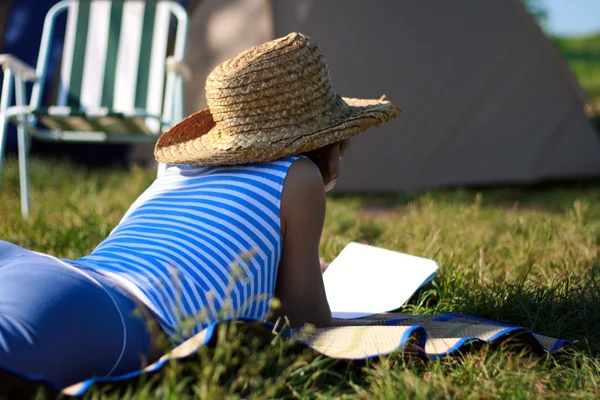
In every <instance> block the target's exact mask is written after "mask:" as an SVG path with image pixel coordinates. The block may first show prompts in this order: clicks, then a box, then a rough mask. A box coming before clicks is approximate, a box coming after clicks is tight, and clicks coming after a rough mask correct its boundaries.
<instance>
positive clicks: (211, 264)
mask: <svg viewBox="0 0 600 400" xmlns="http://www.w3.org/2000/svg"><path fill="white" fill-rule="evenodd" d="M298 158H299V156H293V157H288V158H284V159H281V160H278V161H274V162H270V163H264V164H252V165H243V166H219V167H190V166H172V167H169V168H168V169H167V170H166V172H165V173H164V174H163V175H161V176H160V177H159V178H157V179H156V181H155V182H154V183H153V184H152V185H151V186H150V187H149V188H148V189H147V190H146V191H145V192H144V193H143V194H142V195H141V196H140V197H139V198H138V199H137V200H136V201H135V202H134V203H133V205H132V206H131V207H130V209H129V210H128V211H127V213H126V214H125V216H124V217H123V219H122V220H121V222H120V223H119V224H118V225H117V226H116V227H115V229H114V230H113V231H112V232H111V234H110V235H109V236H108V237H107V238H106V239H105V240H104V241H103V242H102V243H100V244H99V245H98V246H97V247H96V249H95V250H94V251H93V252H92V253H91V254H89V255H87V256H85V257H82V258H80V259H78V260H76V261H68V262H70V263H71V264H73V265H75V266H78V267H80V268H83V269H91V270H94V271H96V272H98V273H101V274H103V275H106V276H108V277H111V278H112V279H113V280H116V281H117V282H119V283H120V284H121V285H122V286H124V287H125V288H126V289H128V290H129V291H130V292H131V293H133V294H134V295H136V297H138V298H139V299H140V300H141V301H142V302H143V303H144V304H145V305H146V306H147V307H148V308H149V309H150V310H151V311H152V312H153V313H154V315H155V316H156V318H157V319H158V321H159V323H160V324H161V326H162V327H163V329H164V330H165V332H166V333H167V334H169V336H171V338H172V339H173V340H175V341H180V340H184V339H185V338H187V337H189V336H190V335H192V334H195V333H197V332H199V331H201V330H202V329H204V328H205V327H206V326H207V325H208V324H210V323H211V322H213V321H215V320H217V319H225V318H231V317H244V318H252V319H263V318H264V317H265V314H266V313H267V311H268V310H269V301H270V299H271V298H272V296H273V294H274V289H275V279H276V274H277V267H278V265H279V260H280V257H281V249H282V242H283V239H282V235H281V224H280V214H279V210H280V202H281V193H282V190H283V182H284V179H285V177H286V174H287V171H288V169H289V167H290V166H291V164H292V163H293V162H294V161H295V160H296V159H298Z"/></svg>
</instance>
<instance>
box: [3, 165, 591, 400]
mask: <svg viewBox="0 0 600 400" xmlns="http://www.w3.org/2000/svg"><path fill="white" fill-rule="evenodd" d="M3 175H4V176H3V179H2V182H1V186H0V215H1V216H2V217H0V218H2V223H1V224H0V237H1V238H2V239H4V240H8V241H12V242H15V243H17V244H19V245H22V246H25V247H28V248H31V249H34V250H37V251H42V252H48V253H50V254H53V255H56V256H60V257H79V256H81V255H83V254H85V253H86V252H89V251H90V250H92V249H93V247H94V246H95V245H96V244H97V243H98V242H99V241H101V240H102V239H103V238H104V237H105V236H106V235H107V234H108V233H109V232H110V230H111V229H112V227H113V226H114V225H115V224H117V223H118V221H119V219H120V218H121V216H122V214H123V213H124V212H125V210H126V209H127V207H128V205H129V204H130V203H131V202H132V201H133V200H134V199H135V198H136V196H137V195H139V194H140V193H141V192H142V191H143V190H144V188H146V187H147V185H148V184H149V183H150V182H151V181H152V180H153V176H154V171H147V170H142V169H133V170H131V171H125V170H119V169H114V170H104V171H97V170H96V171H90V170H85V169H76V168H74V167H73V166H71V165H69V164H67V163H65V162H56V163H52V162H48V161H40V160H37V159H34V160H33V164H32V167H31V175H32V184H31V191H32V193H31V199H32V202H31V203H32V217H31V218H30V219H29V220H27V221H24V220H22V219H21V216H20V209H19V199H18V179H17V170H16V162H15V160H14V159H10V160H9V161H8V163H7V164H6V167H5V173H4V174H3ZM599 239H600V184H590V183H588V184H573V185H569V186H552V187H539V188H530V189H511V188H498V189H489V190H485V191H474V190H451V191H437V192H429V193H423V194H418V195H414V196H404V197H402V196H398V197H394V198H389V197H356V196H354V197H334V198H330V199H329V200H328V213H327V220H326V226H325V230H324V235H323V241H322V253H323V255H324V257H325V258H326V259H332V258H333V257H334V256H335V255H336V254H337V253H338V252H339V251H340V250H341V249H342V248H343V247H344V246H345V245H346V244H347V243H348V242H350V241H360V242H363V243H369V244H373V245H377V246H381V247H385V248H389V249H394V250H399V251H403V252H406V253H410V254H415V255H419V256H424V257H431V258H434V259H435V260H436V261H437V262H438V264H439V266H440V272H439V275H438V277H437V278H436V279H435V281H434V283H433V284H432V285H430V286H429V287H428V288H426V289H425V290H423V291H421V292H420V293H419V295H418V296H417V297H416V298H414V299H412V300H411V301H410V303H409V304H408V306H407V307H405V310H404V311H405V312H411V313H440V312H463V313H467V314H471V315H475V316H479V317H483V318H490V319H493V320H497V321H501V322H506V323H512V324H517V325H521V326H525V327H527V328H530V329H531V330H533V331H534V332H536V333H540V334H544V335H548V336H552V337H559V338H563V339H568V340H572V341H574V342H575V344H576V345H575V346H574V347H573V348H571V349H569V350H568V351H566V352H565V354H563V355H561V356H560V357H557V358H552V357H547V356H543V357H539V356H535V355H531V354H528V353H527V352H520V351H518V350H516V349H511V348H509V347H508V346H501V347H499V348H483V349H481V350H479V351H472V352H467V353H465V354H463V355H462V356H460V357H454V358H446V359H441V360H437V361H432V362H421V361H418V360H414V359H410V358H408V357H405V356H403V355H402V354H395V355H392V356H390V357H387V358H385V359H382V360H378V361H375V362H369V363H366V362H360V363H347V362H342V361H333V360H328V359H324V358H321V357H318V356H316V355H314V354H309V353H301V352H292V351H291V350H292V349H290V346H291V343H289V342H288V341H285V340H283V339H281V338H276V339H275V340H271V339H270V338H267V339H265V338H262V339H261V338H258V337H249V336H248V335H244V334H239V333H237V334H236V333H235V332H233V331H230V332H229V333H228V334H227V335H228V336H227V337H224V338H223V339H224V340H221V341H220V342H219V344H218V345H217V346H216V347H214V348H211V349H203V350H202V351H201V352H200V354H199V355H198V358H197V360H198V361H197V362H194V363H185V364H181V363H180V364H177V365H171V366H169V367H167V368H165V369H164V370H163V371H162V372H161V373H159V374H157V375H154V376H152V377H150V378H148V379H145V380H140V381H137V382H134V383H131V384H129V385H121V386H110V387H102V388H93V389H92V390H91V391H90V392H89V393H88V397H89V398H107V399H108V398H110V399H117V398H149V397H150V398H161V399H164V398H170V399H180V398H191V397H193V396H197V397H202V398H223V397H232V398H236V397H240V398H281V397H283V398H327V397H347V398H373V397H375V398H390V399H402V398H428V399H429V398H473V399H475V398H483V399H489V398H515V399H520V398H524V399H525V398H590V399H591V398H597V396H598V395H599V394H600V387H599V385H600V296H599V295H600V290H599V287H598V280H599V278H600V263H599V262H598V251H599ZM365 268H368V266H365ZM224 334H225V333H224Z"/></svg>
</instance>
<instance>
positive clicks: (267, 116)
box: [206, 32, 347, 133]
mask: <svg viewBox="0 0 600 400" xmlns="http://www.w3.org/2000/svg"><path fill="white" fill-rule="evenodd" d="M206 98H207V103H208V108H209V109H210V112H211V114H212V116H213V118H214V120H215V122H216V123H217V125H219V126H220V127H221V129H223V131H224V133H227V132H230V133H241V132H248V131H254V130H256V129H258V127H257V124H261V125H262V126H263V127H264V126H265V125H267V126H269V127H271V128H276V127H277V126H289V125H290V124H297V123H302V122H307V121H309V120H311V119H314V118H319V116H321V115H323V114H326V113H332V112H333V113H335V114H340V113H341V114H344V111H345V110H346V109H347V107H345V103H344V102H343V101H342V100H341V98H340V97H339V96H338V95H337V94H336V93H335V92H334V90H333V87H332V85H331V81H330V79H329V71H328V69H327V64H326V62H325V58H324V57H323V54H322V53H321V51H320V50H319V48H318V46H317V45H316V44H315V43H314V42H313V41H312V40H310V38H308V37H307V36H305V35H303V34H301V33H297V32H293V33H290V34H289V35H287V36H285V37H282V38H279V39H276V40H273V41H270V42H267V43H264V44H262V45H258V46H255V47H252V48H250V49H248V50H246V51H244V52H243V53H241V54H239V55H238V56H236V57H234V58H232V59H230V60H228V61H225V62H224V63H222V64H220V65H219V66H217V67H216V68H215V69H214V70H213V71H212V72H211V74H210V75H209V76H208V78H207V80H206ZM346 111H347V110H346Z"/></svg>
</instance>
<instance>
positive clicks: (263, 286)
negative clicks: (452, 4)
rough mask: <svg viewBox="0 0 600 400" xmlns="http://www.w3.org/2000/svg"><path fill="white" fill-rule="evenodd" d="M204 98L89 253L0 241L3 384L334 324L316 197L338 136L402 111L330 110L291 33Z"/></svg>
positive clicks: (309, 45)
mask: <svg viewBox="0 0 600 400" xmlns="http://www.w3.org/2000/svg"><path fill="white" fill-rule="evenodd" d="M206 97H207V100H208V106H209V108H208V109H206V110H202V111H199V112H197V113H195V114H193V115H191V116H189V117H187V118H186V119H184V120H183V121H181V122H180V123H178V124H177V125H175V126H174V127H172V128H171V129H170V130H169V131H168V132H166V133H165V134H164V135H163V136H162V137H161V138H160V139H159V141H158V143H157V145H156V149H155V155H156V158H157V160H158V161H160V162H162V163H166V164H168V165H169V167H168V168H167V169H166V171H165V172H164V173H163V174H162V175H161V176H160V177H159V178H157V179H156V181H155V182H154V183H153V184H152V185H151V186H150V187H149V188H148V189H147V190H146V191H145V192H144V193H143V194H142V195H141V196H140V197H139V198H138V199H137V200H136V201H135V202H134V203H133V205H132V206H131V208H130V209H129V210H128V211H127V213H126V214H125V216H124V217H123V219H122V220H121V222H120V223H119V225H118V226H117V227H115V229H114V230H113V231H112V232H111V234H110V235H109V236H108V237H107V238H106V239H105V240H104V241H103V242H102V243H100V244H99V245H98V246H97V247H96V249H95V250H94V251H93V252H92V253H91V254H89V255H86V256H84V257H82V258H80V259H78V260H64V259H57V258H55V257H53V256H50V255H46V254H41V253H37V252H33V251H29V250H26V249H24V248H22V247H19V246H16V245H14V244H11V243H7V242H1V241H0V371H1V370H2V369H4V370H5V371H8V372H11V373H13V374H15V375H17V376H20V377H23V378H29V379H44V380H46V381H47V382H49V383H50V384H51V385H53V386H55V387H56V388H58V389H60V388H63V387H65V386H68V385H70V384H73V383H75V382H78V381H81V380H85V379H88V378H91V377H97V376H100V377H103V376H115V375H119V374H124V373H127V372H131V371H134V370H137V369H139V368H140V367H142V366H143V365H145V364H147V363H149V362H152V361H153V360H154V359H156V358H157V356H160V354H161V352H162V351H163V350H164V349H161V348H160V346H158V345H157V343H158V342H159V340H158V338H159V336H160V335H163V334H164V335H166V336H167V337H168V338H169V339H170V341H171V342H172V343H173V344H175V343H178V342H181V341H183V340H185V339H187V338H189V337H190V336H192V335H193V334H195V333H197V332H199V331H201V330H202V329H204V328H206V327H207V326H208V325H210V324H211V323H212V322H214V321H216V320H217V319H222V318H239V317H243V318H250V319H258V320H264V319H266V318H271V319H273V318H277V317H281V316H285V317H287V319H288V320H289V323H290V325H291V326H293V327H298V326H301V325H304V324H306V323H311V324H314V325H317V326H326V325H328V324H329V323H330V321H331V312H330V310H329V306H328V304H327V299H326V296H325V291H324V287H323V279H322V275H321V268H320V263H319V241H320V238H321V231H322V229H323V220H324V216H325V192H326V191H327V190H329V189H330V188H332V187H333V185H334V184H335V181H336V178H337V176H338V171H339V160H340V158H341V156H342V154H343V151H344V148H345V146H346V143H347V141H348V139H349V138H350V137H352V136H355V135H357V134H359V133H361V132H363V131H365V130H367V129H369V128H371V127H373V126H376V125H379V124H381V123H384V122H387V121H389V120H391V119H393V118H395V117H396V116H397V115H398V114H399V113H400V110H399V109H398V108H396V107H395V106H394V105H392V104H391V103H389V102H387V101H384V100H360V99H349V98H341V97H339V96H338V95H337V94H336V93H335V92H334V90H333V88H332V87H331V84H330V81H329V75H328V71H327V66H326V64H325V61H324V59H323V56H322V54H321V53H320V51H319V49H318V47H317V46H316V44H315V43H314V42H312V41H311V40H310V39H309V38H307V37H306V36H304V35H302V34H299V33H292V34H290V35H288V36H286V37H283V38H280V39H277V40H274V41H271V42H268V43H265V44H263V45H260V46H256V47H253V48H250V49H249V50H247V51H245V52H243V53H242V54H240V55H238V56H237V57H235V58H233V59H231V60H228V61H226V62H225V63H223V64H221V65H220V66H218V67H217V68H216V69H215V70H214V71H213V72H212V73H211V74H210V76H209V77H208V79H207V81H206ZM232 266H233V267H232ZM274 297H276V298H278V299H279V302H280V304H281V307H279V308H277V309H273V310H271V307H270V304H272V303H271V300H272V299H273V298H274ZM273 308H274V307H273ZM140 310H141V312H140ZM136 311H137V312H136ZM269 311H271V313H269ZM186 319H187V320H189V319H192V320H193V324H192V326H191V329H182V328H181V326H182V325H183V321H185V320H186ZM0 373H1V372H0Z"/></svg>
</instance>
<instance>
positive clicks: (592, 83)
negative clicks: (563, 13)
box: [552, 34, 600, 104]
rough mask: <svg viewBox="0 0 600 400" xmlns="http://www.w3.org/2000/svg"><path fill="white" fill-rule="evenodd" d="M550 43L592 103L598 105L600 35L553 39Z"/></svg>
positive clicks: (599, 93)
mask: <svg viewBox="0 0 600 400" xmlns="http://www.w3.org/2000/svg"><path fill="white" fill-rule="evenodd" d="M552 42H553V43H554V45H555V47H556V48H557V49H558V51H559V52H560V53H561V55H562V56H563V58H564V59H565V60H566V61H567V63H568V64H569V67H570V68H571V70H572V71H573V73H574V74H575V76H577V79H578V80H579V83H580V84H581V86H582V87H583V88H584V89H585V90H586V91H587V93H588V95H589V96H590V98H591V99H592V101H593V102H598V103H599V104H600V34H596V35H589V36H584V37H574V38H561V37H554V38H552Z"/></svg>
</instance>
